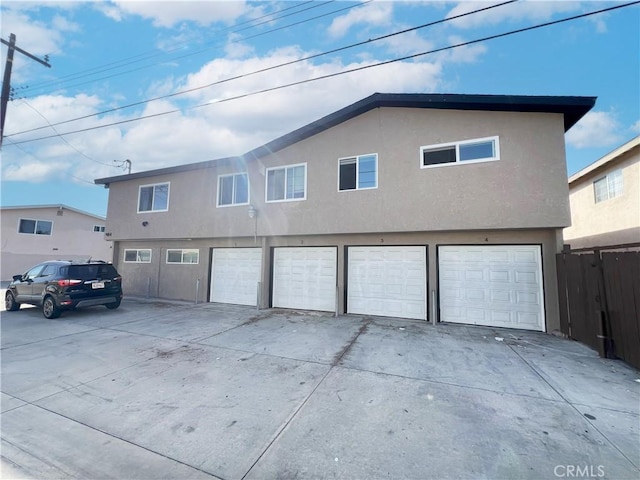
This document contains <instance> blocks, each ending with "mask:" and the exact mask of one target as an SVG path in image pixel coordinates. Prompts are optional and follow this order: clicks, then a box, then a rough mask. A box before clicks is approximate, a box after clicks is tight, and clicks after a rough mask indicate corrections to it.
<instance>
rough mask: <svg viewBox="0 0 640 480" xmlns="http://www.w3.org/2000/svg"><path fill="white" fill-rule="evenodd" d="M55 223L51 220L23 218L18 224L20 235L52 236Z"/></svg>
mask: <svg viewBox="0 0 640 480" xmlns="http://www.w3.org/2000/svg"><path fill="white" fill-rule="evenodd" d="M52 229H53V222H50V221H49V220H31V219H29V218H21V219H20V221H19V223H18V233H28V234H30V235H51V230H52Z"/></svg>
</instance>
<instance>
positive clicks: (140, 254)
mask: <svg viewBox="0 0 640 480" xmlns="http://www.w3.org/2000/svg"><path fill="white" fill-rule="evenodd" d="M124 261H125V263H151V249H150V248H142V249H125V251H124Z"/></svg>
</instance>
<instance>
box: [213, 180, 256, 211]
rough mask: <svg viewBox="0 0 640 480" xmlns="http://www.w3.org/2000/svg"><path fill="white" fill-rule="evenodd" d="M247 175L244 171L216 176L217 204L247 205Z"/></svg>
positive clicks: (221, 205) (220, 205)
mask: <svg viewBox="0 0 640 480" xmlns="http://www.w3.org/2000/svg"><path fill="white" fill-rule="evenodd" d="M248 204H249V177H248V176H247V174H246V173H236V174H233V175H220V176H219V177H218V206H219V207H223V206H226V205H248Z"/></svg>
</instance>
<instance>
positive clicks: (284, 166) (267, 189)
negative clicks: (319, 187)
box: [264, 163, 307, 203]
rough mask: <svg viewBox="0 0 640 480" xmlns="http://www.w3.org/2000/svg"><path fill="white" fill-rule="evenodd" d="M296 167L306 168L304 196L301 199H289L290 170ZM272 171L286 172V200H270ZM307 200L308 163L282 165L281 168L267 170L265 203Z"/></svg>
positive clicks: (265, 175) (265, 176)
mask: <svg viewBox="0 0 640 480" xmlns="http://www.w3.org/2000/svg"><path fill="white" fill-rule="evenodd" d="M296 167H304V196H303V197H301V198H287V178H288V173H287V172H288V170H289V169H290V168H296ZM272 170H284V171H285V174H284V188H285V190H284V198H283V199H281V200H269V199H268V198H269V172H270V171H272ZM306 199H307V164H306V163H296V164H293V165H281V166H279V167H271V168H267V170H266V172H265V174H264V201H265V202H266V203H280V202H300V201H303V200H306Z"/></svg>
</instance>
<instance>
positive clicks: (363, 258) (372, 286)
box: [347, 246, 426, 319]
mask: <svg viewBox="0 0 640 480" xmlns="http://www.w3.org/2000/svg"><path fill="white" fill-rule="evenodd" d="M348 259H349V260H348V285H347V311H348V312H349V313H358V314H365V315H380V316H391V317H404V318H417V319H425V318H426V293H425V291H426V247H424V246H391V247H349V249H348Z"/></svg>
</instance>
